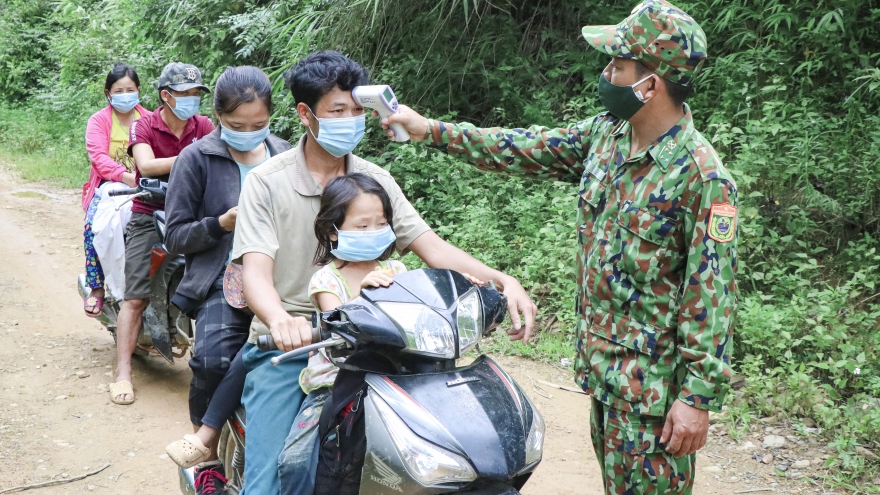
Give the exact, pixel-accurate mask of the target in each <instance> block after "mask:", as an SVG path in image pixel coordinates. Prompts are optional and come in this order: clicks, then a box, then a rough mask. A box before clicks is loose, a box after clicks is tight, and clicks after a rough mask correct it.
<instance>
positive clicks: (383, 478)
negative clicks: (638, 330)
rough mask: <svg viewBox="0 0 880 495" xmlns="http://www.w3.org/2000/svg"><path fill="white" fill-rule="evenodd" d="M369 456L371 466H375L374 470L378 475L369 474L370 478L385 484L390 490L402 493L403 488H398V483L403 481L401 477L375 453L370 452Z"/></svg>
mask: <svg viewBox="0 0 880 495" xmlns="http://www.w3.org/2000/svg"><path fill="white" fill-rule="evenodd" d="M370 457H371V458H372V459H373V466H375V468H376V471H377V472H378V473H379V476H374V475H372V474H371V475H370V479H371V480H373V481H375V482H376V483H379V484H380V485H384V486H387V487H388V488H391V489H392V490H395V491H398V492H401V493H403V490H401V489H400V483H401V482H403V478H402V477H400V475H398V474H397V473H395V472H394V470H393V469H391V466H389V465H388V464H385V463H384V462H382V459H379V457H378V456H377V455H376V454H375V453H373V452H370Z"/></svg>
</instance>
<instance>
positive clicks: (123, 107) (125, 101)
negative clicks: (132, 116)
mask: <svg viewBox="0 0 880 495" xmlns="http://www.w3.org/2000/svg"><path fill="white" fill-rule="evenodd" d="M140 102H141V99H140V93H138V92H134V93H120V94H115V95H110V105H111V106H112V107H113V108H115V109H116V111H117V112H121V113H128V112H130V111H131V109H132V108H134V107H136V106H137V104H138V103H140Z"/></svg>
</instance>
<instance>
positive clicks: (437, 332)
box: [376, 302, 455, 359]
mask: <svg viewBox="0 0 880 495" xmlns="http://www.w3.org/2000/svg"><path fill="white" fill-rule="evenodd" d="M376 306H378V307H379V309H381V310H382V311H383V312H384V313H385V314H386V315H388V317H389V318H391V319H392V320H394V322H395V323H396V324H397V326H398V327H399V328H400V329H401V330H402V331H403V334H404V340H406V348H407V349H409V350H411V351H413V352H418V353H420V354H427V355H430V356H437V357H441V358H447V359H451V358H453V357H455V333H453V331H452V326H451V325H450V324H449V322H448V321H446V319H445V318H443V317H442V316H440V315H439V314H438V313H437V312H436V311H434V310H432V309H431V308H429V307H427V306H425V305H423V304H412V303H395V302H381V303H376Z"/></svg>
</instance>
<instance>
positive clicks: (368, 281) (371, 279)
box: [361, 267, 393, 289]
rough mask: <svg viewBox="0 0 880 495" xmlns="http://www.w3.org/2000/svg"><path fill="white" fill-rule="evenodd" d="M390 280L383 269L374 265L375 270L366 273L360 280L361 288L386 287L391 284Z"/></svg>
mask: <svg viewBox="0 0 880 495" xmlns="http://www.w3.org/2000/svg"><path fill="white" fill-rule="evenodd" d="M391 282H393V280H391V277H390V276H389V275H388V274H386V273H385V271H384V270H382V269H381V268H379V267H376V269H375V270H373V271H371V272H370V273H368V274H367V276H366V277H364V279H363V280H362V281H361V289H366V288H367V287H388V286H389V285H391Z"/></svg>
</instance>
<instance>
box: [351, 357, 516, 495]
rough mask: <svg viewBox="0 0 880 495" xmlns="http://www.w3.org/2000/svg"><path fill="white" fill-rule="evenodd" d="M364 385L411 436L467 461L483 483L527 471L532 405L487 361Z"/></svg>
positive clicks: (374, 377) (372, 379) (377, 379)
mask: <svg viewBox="0 0 880 495" xmlns="http://www.w3.org/2000/svg"><path fill="white" fill-rule="evenodd" d="M367 383H368V384H369V385H370V388H371V390H373V391H375V392H377V393H378V394H379V395H380V396H381V397H382V399H384V400H385V402H387V403H388V405H389V406H391V408H392V409H393V410H394V411H395V412H396V413H397V414H398V415H399V416H400V418H401V419H402V420H403V421H404V422H405V423H406V424H407V426H409V427H410V429H412V430H413V432H414V433H416V434H417V435H418V436H420V437H422V438H424V439H425V440H428V441H429V442H432V443H434V444H436V445H439V446H441V447H443V448H446V449H448V450H451V451H454V452H457V453H459V454H462V455H464V456H465V457H467V458H468V459H469V460H470V461H471V463H473V466H474V468H476V470H477V473H478V475H479V477H480V478H481V479H494V480H500V481H504V480H510V479H512V478H513V477H514V476H515V475H516V474H517V473H519V472H520V471H521V470H523V469H524V468H525V467H526V465H525V460H526V439H527V435H528V432H529V428H530V427H531V421H532V412H531V406H530V405H529V403H528V402H527V401H526V400H524V398H523V396H522V393H521V391H520V390H519V387H518V386H517V385H516V383H515V382H513V380H512V379H511V378H510V377H508V376H507V375H506V374H505V373H504V372H503V371H502V370H501V367H500V366H498V365H497V364H496V363H495V362H494V361H492V360H491V359H489V358H488V357H486V356H481V357H480V358H478V359H477V360H476V361H475V362H474V363H473V364H471V365H470V366H466V367H463V368H457V369H455V370H450V371H448V372H442V373H430V374H418V375H403V376H380V375H368V377H367ZM426 413H427V414H426Z"/></svg>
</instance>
